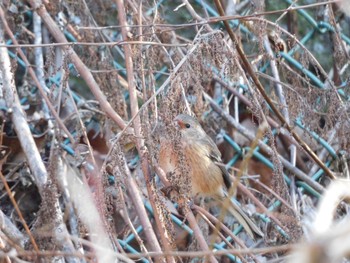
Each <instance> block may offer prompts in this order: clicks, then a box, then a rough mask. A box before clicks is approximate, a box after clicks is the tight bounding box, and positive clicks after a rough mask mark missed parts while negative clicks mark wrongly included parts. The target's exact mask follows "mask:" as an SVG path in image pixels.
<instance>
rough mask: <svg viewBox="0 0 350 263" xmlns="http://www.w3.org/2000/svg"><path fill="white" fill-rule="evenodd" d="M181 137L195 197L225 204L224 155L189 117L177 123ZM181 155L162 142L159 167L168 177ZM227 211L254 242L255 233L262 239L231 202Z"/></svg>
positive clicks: (228, 184) (226, 177) (180, 117)
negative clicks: (207, 198)
mask: <svg viewBox="0 0 350 263" xmlns="http://www.w3.org/2000/svg"><path fill="white" fill-rule="evenodd" d="M174 122H175V125H176V127H177V128H178V129H179V130H180V133H181V142H180V149H181V150H182V151H183V156H184V158H185V159H186V162H187V164H188V166H189V176H190V177H191V179H192V195H193V196H203V197H212V198H214V199H216V200H218V201H221V202H222V201H223V200H224V198H225V197H226V196H227V192H226V191H225V186H226V189H230V187H231V186H232V181H231V179H230V175H229V174H228V171H227V170H226V168H225V166H224V164H223V163H222V161H221V153H220V151H219V149H218V147H217V146H216V144H215V143H214V141H213V140H212V139H211V138H210V137H209V136H208V135H207V134H206V132H205V131H204V130H203V128H202V127H201V125H200V124H199V122H198V121H197V120H196V119H195V118H193V117H191V116H189V115H187V114H180V115H178V116H177V117H176V118H175V119H174ZM178 160H179V154H178V153H177V152H176V151H175V150H174V147H173V145H172V144H171V143H169V142H162V143H161V148H160V153H159V165H160V167H161V168H162V169H163V170H164V172H165V173H174V172H175V171H176V169H178V168H179V167H178V165H179V164H178ZM228 211H229V212H230V213H231V214H232V215H233V216H234V217H235V218H236V220H237V221H238V222H239V223H240V224H242V226H243V227H244V229H245V230H246V231H247V233H248V234H249V235H250V236H251V237H252V238H254V235H253V232H255V233H256V234H258V235H260V236H263V233H262V232H261V230H260V229H259V228H258V227H257V226H256V225H255V224H254V222H253V221H252V220H251V219H250V218H249V217H248V216H247V215H246V214H245V213H244V212H243V210H242V209H241V208H240V207H239V206H238V205H237V204H236V203H234V202H233V201H232V200H231V202H230V206H229V208H228Z"/></svg>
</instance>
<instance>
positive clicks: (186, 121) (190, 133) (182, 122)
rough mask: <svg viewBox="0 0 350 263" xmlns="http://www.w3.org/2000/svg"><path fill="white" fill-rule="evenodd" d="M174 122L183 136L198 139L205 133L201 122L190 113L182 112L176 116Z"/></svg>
mask: <svg viewBox="0 0 350 263" xmlns="http://www.w3.org/2000/svg"><path fill="white" fill-rule="evenodd" d="M174 122H175V126H176V127H177V128H178V129H179V131H180V132H181V134H182V136H185V137H186V138H188V139H197V138H200V137H202V136H203V135H205V132H204V130H203V129H202V127H201V125H200V124H199V122H198V121H197V120H196V119H195V118H194V117H191V116H190V115H187V114H180V115H178V116H176V118H175V119H174Z"/></svg>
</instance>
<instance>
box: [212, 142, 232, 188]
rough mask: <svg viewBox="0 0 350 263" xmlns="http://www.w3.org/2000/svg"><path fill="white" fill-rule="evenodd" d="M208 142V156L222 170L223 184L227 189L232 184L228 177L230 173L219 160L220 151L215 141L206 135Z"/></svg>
mask: <svg viewBox="0 0 350 263" xmlns="http://www.w3.org/2000/svg"><path fill="white" fill-rule="evenodd" d="M208 144H210V153H209V158H210V159H211V160H212V161H213V162H214V163H215V164H216V165H217V166H218V167H219V168H220V170H221V172H222V177H223V179H224V183H225V186H226V188H227V190H229V189H230V188H231V186H232V181H231V178H230V174H229V173H228V171H227V170H226V167H225V165H224V164H223V163H222V160H221V153H220V151H219V149H218V147H217V146H216V144H215V142H214V141H213V140H212V139H210V138H209V137H208Z"/></svg>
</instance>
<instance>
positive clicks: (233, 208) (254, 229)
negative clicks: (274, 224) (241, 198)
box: [222, 199, 264, 239]
mask: <svg viewBox="0 0 350 263" xmlns="http://www.w3.org/2000/svg"><path fill="white" fill-rule="evenodd" d="M222 203H225V201H224V200H222ZM226 209H227V211H228V212H229V213H230V214H232V215H233V216H234V217H235V218H236V220H237V221H238V222H239V223H240V224H241V225H242V226H243V228H244V229H245V230H246V231H247V233H248V234H249V236H250V237H251V238H253V239H254V233H255V234H257V235H259V236H261V237H263V236H264V233H263V232H262V231H261V230H260V228H259V227H258V226H257V225H256V224H255V223H254V222H253V221H252V220H251V219H250V218H249V216H248V215H247V214H246V213H245V212H244V211H243V210H242V208H241V207H240V206H239V205H237V204H236V203H235V202H234V201H232V200H231V199H230V202H229V205H228V207H227V208H226Z"/></svg>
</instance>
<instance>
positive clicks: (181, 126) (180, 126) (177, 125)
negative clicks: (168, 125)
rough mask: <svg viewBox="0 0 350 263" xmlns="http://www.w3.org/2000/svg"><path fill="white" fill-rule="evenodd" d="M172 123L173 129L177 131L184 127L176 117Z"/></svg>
mask: <svg viewBox="0 0 350 263" xmlns="http://www.w3.org/2000/svg"><path fill="white" fill-rule="evenodd" d="M173 123H174V126H175V128H176V129H178V130H180V129H182V128H183V127H184V125H185V124H184V123H183V122H182V121H181V120H179V119H178V118H177V117H176V118H175V119H174V120H173Z"/></svg>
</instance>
